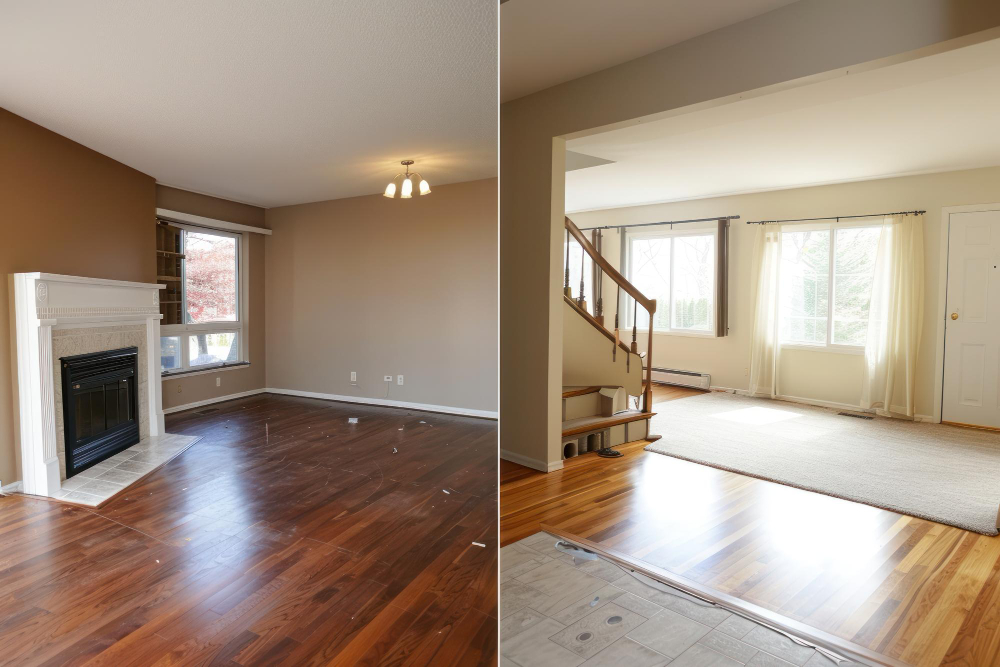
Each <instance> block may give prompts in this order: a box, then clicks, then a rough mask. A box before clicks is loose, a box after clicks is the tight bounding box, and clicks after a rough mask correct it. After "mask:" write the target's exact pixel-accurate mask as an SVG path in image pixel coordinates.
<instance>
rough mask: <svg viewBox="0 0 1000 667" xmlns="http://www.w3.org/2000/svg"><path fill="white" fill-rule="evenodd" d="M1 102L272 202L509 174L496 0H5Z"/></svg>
mask: <svg viewBox="0 0 1000 667" xmlns="http://www.w3.org/2000/svg"><path fill="white" fill-rule="evenodd" d="M0 107H3V108H6V109H8V110H9V111H12V112H13V113H15V114H18V115H20V116H23V117H25V118H27V119H28V120H31V121H33V122H35V123H38V124H40V125H42V126H44V127H46V128H49V129H50V130H53V131H55V132H58V133H59V134H62V135H64V136H67V137H69V138H70V139H73V140H74V141H77V142H79V143H81V144H83V145H85V146H88V147H90V148H92V149H94V150H96V151H98V152H101V153H104V154H105V155H108V156H110V157H112V158H114V159H115V160H118V161H120V162H124V163H125V164H127V165H129V166H131V167H134V168H136V169H138V170H139V171H142V172H144V173H146V174H149V175H151V176H153V177H155V178H156V179H157V181H159V182H161V183H165V184H168V185H173V186H177V187H181V188H185V189H189V190H195V191H198V192H204V193H208V194H212V195H216V196H221V197H226V198H230V199H235V200H238V201H244V202H248V203H252V204H258V205H261V206H279V205H284V204H294V203H303V202H309V201H317V200H323V199H334V198H339V197H350V196H354V195H363V194H371V193H376V192H381V191H382V189H383V188H384V187H385V184H386V183H387V182H388V181H389V179H390V178H391V177H392V176H393V175H394V174H395V173H396V172H397V171H399V170H400V166H399V161H400V160H402V159H406V158H411V159H414V160H416V161H417V164H416V165H415V166H414V168H415V169H417V170H418V171H420V172H421V173H422V175H423V176H424V177H426V178H427V180H428V181H429V182H430V183H431V185H441V184H445V183H452V182H458V181H467V180H473V179H479V178H488V177H492V176H496V174H497V149H496V144H497V5H496V4H495V1H494V2H489V1H488V0H477V1H475V2H471V1H470V0H421V1H420V2H409V3H403V2H398V1H397V0H350V1H347V0H296V1H295V2H273V1H271V2H269V1H267V0H213V1H212V2H196V1H188V2H181V3H176V2H107V1H106V0H58V1H53V2H37V1H36V0H2V1H0Z"/></svg>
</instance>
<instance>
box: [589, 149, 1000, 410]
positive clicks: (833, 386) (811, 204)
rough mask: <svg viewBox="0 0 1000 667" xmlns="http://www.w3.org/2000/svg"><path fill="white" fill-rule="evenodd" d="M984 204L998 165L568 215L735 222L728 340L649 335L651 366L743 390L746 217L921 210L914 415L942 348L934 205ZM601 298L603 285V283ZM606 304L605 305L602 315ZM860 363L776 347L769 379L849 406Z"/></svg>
mask: <svg viewBox="0 0 1000 667" xmlns="http://www.w3.org/2000/svg"><path fill="white" fill-rule="evenodd" d="M992 203H1000V167H995V168H989V169H970V170H966V171H952V172H947V173H941V174H926V175H921V176H907V177H903V178H889V179H880V180H874V181H863V182H859V183H842V184H837V185H827V186H820V187H810V188H795V189H791V190H779V191H775V192H762V193H756V194H749V195H737V196H732V197H715V198H709V199H699V200H693V201H686V202H678V203H674V204H654V205H650V206H634V207H628V208H618V209H609V210H605V211H594V212H590V213H575V214H571V215H570V217H571V218H572V219H573V221H574V222H576V223H577V224H578V225H581V226H583V227H592V226H598V225H611V224H614V225H621V224H630V223H640V222H656V221H658V220H683V219H688V218H701V217H709V216H716V215H738V216H740V217H741V220H737V221H734V222H733V223H732V226H731V228H730V274H729V295H730V297H729V298H730V303H729V325H730V328H729V336H728V337H726V338H693V337H685V336H676V335H668V334H656V335H654V340H653V358H654V363H655V365H657V366H664V367H667V368H680V369H682V370H691V371H699V372H706V373H711V374H712V384H713V385H716V386H719V387H729V388H733V389H746V388H747V387H748V386H749V384H748V383H749V378H748V377H747V375H746V371H747V369H748V368H749V366H750V335H751V332H750V328H751V326H752V324H751V323H752V317H753V313H752V307H753V304H752V300H753V297H752V286H751V281H750V270H751V269H750V266H751V259H752V255H753V243H754V234H755V233H756V230H757V227H756V226H755V225H747V224H746V221H748V220H776V219H786V218H796V217H802V218H812V217H818V216H824V215H864V214H867V213H878V212H881V211H910V210H926V211H927V213H926V214H925V215H924V240H925V248H926V253H925V257H924V265H925V280H924V294H925V305H924V325H923V338H922V342H921V345H920V352H919V356H918V358H917V387H916V411H917V413H918V414H921V415H932V414H933V413H934V373H935V370H936V369H935V364H936V362H935V354H936V352H937V350H938V349H939V348H940V346H941V345H942V344H943V341H941V340H939V339H938V338H937V323H938V321H940V318H941V317H943V313H944V308H945V304H944V303H942V302H941V301H940V298H939V296H940V289H939V288H940V285H941V282H942V281H943V280H944V278H945V267H944V266H942V261H941V234H942V229H941V225H942V222H941V209H942V207H946V206H964V205H966V204H992ZM617 237H618V235H617V234H616V233H613V232H612V233H608V232H605V248H606V249H607V253H606V254H607V255H608V258H609V260H611V261H612V263H614V265H615V266H616V267H617V266H618V264H619V259H620V257H621V255H620V253H619V251H618V248H619V246H618V239H617ZM607 293H608V287H607V286H605V294H607ZM608 307H609V306H608V305H606V306H605V308H606V309H607V308H608ZM640 345H642V341H641V340H640ZM643 349H644V348H643ZM862 361H863V357H862V356H858V355H845V354H837V353H832V352H818V351H812V350H787V349H786V350H785V351H784V352H782V359H781V370H780V375H779V385H780V390H781V393H782V395H785V396H791V397H797V398H806V399H811V400H820V401H829V402H833V403H842V404H847V405H852V406H856V405H859V404H860V400H861V382H862V371H863V369H862Z"/></svg>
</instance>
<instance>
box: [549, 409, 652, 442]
mask: <svg viewBox="0 0 1000 667" xmlns="http://www.w3.org/2000/svg"><path fill="white" fill-rule="evenodd" d="M655 414H656V413H655V412H642V411H640V410H622V411H621V412H617V413H615V414H613V415H611V416H610V417H602V416H600V415H598V416H594V417H581V418H579V419H568V420H566V421H564V422H563V423H562V437H564V438H568V437H569V436H573V435H582V434H584V433H590V432H592V431H601V430H604V429H606V428H611V427H612V426H618V425H619V424H628V423H629V422H637V421H640V420H643V419H650V418H651V417H653V415H655Z"/></svg>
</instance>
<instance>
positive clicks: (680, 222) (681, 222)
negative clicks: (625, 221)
mask: <svg viewBox="0 0 1000 667" xmlns="http://www.w3.org/2000/svg"><path fill="white" fill-rule="evenodd" d="M739 219H740V216H738V215H717V216H715V217H713V218H694V219H691V220H665V221H664V222H640V223H639V224H635V225H604V226H603V227H580V228H579V230H580V231H581V232H589V231H590V230H592V229H626V228H628V227H652V226H654V225H685V224H687V223H689V222H715V221H716V220H739Z"/></svg>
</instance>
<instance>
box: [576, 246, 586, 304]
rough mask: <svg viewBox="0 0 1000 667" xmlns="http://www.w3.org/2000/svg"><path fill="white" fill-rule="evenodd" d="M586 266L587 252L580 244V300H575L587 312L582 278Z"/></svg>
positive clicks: (584, 274)
mask: <svg viewBox="0 0 1000 667" xmlns="http://www.w3.org/2000/svg"><path fill="white" fill-rule="evenodd" d="M586 264H587V251H586V250H584V249H583V244H582V243H581V244H580V298H579V299H577V300H576V302H577V303H578V304H580V308H582V309H583V310H587V295H586V294H585V293H584V289H583V286H584V282H585V281H584V277H585V276H586V275H587V274H586V272H585V271H584V268H586Z"/></svg>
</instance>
